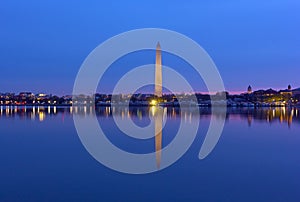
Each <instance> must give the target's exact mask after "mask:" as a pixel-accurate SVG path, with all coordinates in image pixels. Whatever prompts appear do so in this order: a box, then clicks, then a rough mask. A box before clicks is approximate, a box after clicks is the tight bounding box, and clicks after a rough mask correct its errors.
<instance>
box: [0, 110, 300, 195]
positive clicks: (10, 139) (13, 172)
mask: <svg viewBox="0 0 300 202" xmlns="http://www.w3.org/2000/svg"><path fill="white" fill-rule="evenodd" d="M0 110H1V111H0V113H1V114H0V124H1V125H0V131H1V132H0V161H1V166H0V201H88V200H89V201H300V192H299V188H300V160H299V155H300V110H298V109H288V108H270V109H269V108H266V109H251V108H249V109H248V108H243V109H228V112H227V116H226V124H225V128H224V131H223V134H222V136H221V138H220V140H219V142H218V144H217V145H216V147H215V149H214V150H213V151H212V153H211V154H210V155H209V156H208V157H206V158H205V159H204V160H199V158H198V153H199V150H200V148H201V145H202V143H203V140H204V137H205V134H206V132H207V128H208V125H209V122H210V118H211V114H210V110H209V109H201V117H200V125H199V128H200V130H199V132H198V134H197V136H196V139H195V141H194V142H193V144H192V146H191V147H190V149H189V150H188V152H187V153H186V154H185V155H184V156H183V157H182V158H181V159H180V160H179V161H177V162H176V163H175V164H173V165H171V166H170V167H168V168H166V169H163V170H160V171H159V172H155V173H152V174H147V175H129V174H123V173H119V172H116V171H113V170H111V169H108V168H106V167H105V166H103V165H102V164H100V163H98V162H97V161H96V160H95V159H94V158H93V157H92V156H90V154H89V153H88V152H87V151H86V150H85V148H84V147H83V145H82V144H81V142H80V139H79V137H78V135H77V133H76V130H75V127H74V123H73V118H72V116H73V114H75V115H79V116H81V117H82V118H84V117H85V116H89V115H90V114H91V113H95V114H96V115H97V118H98V121H99V124H100V125H101V127H102V129H103V131H106V132H107V133H106V134H107V137H108V139H109V140H110V141H111V142H112V143H113V144H114V145H116V146H118V147H119V148H122V149H123V150H125V151H129V152H135V153H148V152H153V151H155V148H156V145H155V141H154V139H148V140H136V139H133V138H129V137H128V136H126V135H125V134H123V133H122V132H121V131H120V130H118V129H117V128H116V126H115V123H114V121H113V118H112V116H111V115H112V114H114V115H115V116H117V117H119V118H121V119H122V120H124V121H126V120H128V119H131V120H133V121H134V123H136V124H137V125H139V126H147V125H148V124H149V122H150V118H149V114H151V109H148V108H131V109H127V108H108V107H103V108H97V109H93V108H90V107H86V108H84V107H83V108H58V107H54V108H53V107H49V108H48V107H44V108H43V107H39V108H38V107H35V108H29V107H27V108H24V107H21V108H15V107H1V108H0ZM165 113H166V117H167V122H166V126H165V128H164V130H163V136H162V147H164V146H166V145H168V144H169V143H170V142H171V141H172V140H173V138H174V136H175V134H176V131H177V130H178V125H179V123H180V121H185V122H190V123H191V124H192V123H193V122H194V121H195V120H194V119H195V116H194V114H193V113H194V112H193V111H189V110H188V109H182V110H179V109H177V108H166V109H165ZM182 113H183V114H184V116H183V117H184V118H183V120H181V119H180V114H182ZM213 118H216V119H218V118H220V117H213ZM162 161H163V157H162Z"/></svg>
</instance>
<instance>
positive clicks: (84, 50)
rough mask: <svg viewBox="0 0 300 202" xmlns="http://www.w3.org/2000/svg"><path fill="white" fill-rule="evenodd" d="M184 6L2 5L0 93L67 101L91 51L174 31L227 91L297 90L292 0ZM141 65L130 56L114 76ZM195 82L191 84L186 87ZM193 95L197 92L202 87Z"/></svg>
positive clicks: (34, 0)
mask: <svg viewBox="0 0 300 202" xmlns="http://www.w3.org/2000/svg"><path fill="white" fill-rule="evenodd" d="M184 2H185V1H177V0H173V1H161V0H152V1H137V0H132V1H113V0H112V1H96V0H95V1H76V0H75V1H60V0H45V1H39V0H26V1H22V0H19V1H17V0H3V1H1V2H0V26H1V27H0V70H1V77H0V78H1V79H0V92H20V91H33V92H35V93H37V92H47V93H54V94H59V95H62V94H70V93H71V92H72V87H73V82H74V79H75V77H76V74H77V72H78V70H79V68H80V66H81V64H82V62H83V61H84V59H85V58H86V56H87V55H88V54H89V53H90V52H91V51H92V50H93V49H94V48H95V47H96V46H98V45H99V44H100V43H101V42H103V41H105V40H106V39H108V38H110V37H112V36H114V35H116V34H119V33H121V32H125V31H128V30H131V29H138V28H147V27H157V28H165V29H170V30H174V31H177V32H180V33H182V34H185V35H187V36H188V37H190V38H192V39H193V40H195V41H196V42H198V43H199V44H200V45H201V46H202V47H203V48H204V49H205V50H206V51H207V52H208V54H209V55H210V56H211V57H212V59H213V60H214V62H215V64H216V65H217V67H218V69H219V71H220V73H221V76H222V77H223V80H224V83H225V87H226V89H227V90H228V91H231V92H236V91H244V90H245V89H246V88H247V86H248V85H249V84H251V85H252V87H253V88H254V89H259V88H269V87H273V88H275V89H278V88H286V86H287V85H288V84H291V85H292V87H295V88H296V87H300V79H299V75H300V37H299V36H300V26H299V25H300V12H299V11H300V1H299V0H272V1H261V0H244V1H240V0H228V1H221V0H212V1H199V0H193V1H186V3H184ZM152 55H153V54H152ZM134 56H136V57H135V58H134ZM149 57H151V54H149V53H145V54H136V55H133V56H132V57H131V58H130V59H129V60H128V61H127V62H123V64H127V65H128V67H124V69H122V70H121V71H119V72H123V73H124V72H126V71H125V70H126V69H127V70H129V69H130V66H131V64H132V66H135V64H134V63H136V61H142V62H140V63H137V64H140V65H142V64H143V62H144V61H147V60H149ZM154 57H155V55H153V58H154ZM166 57H167V58H168V56H166ZM153 58H150V61H153ZM130 61H132V63H131V62H130ZM171 61H173V63H174V61H175V60H171ZM163 62H164V60H163ZM179 63H180V61H179V62H178V63H176V64H177V65H178V64H179ZM120 64H122V61H121V63H120ZM133 64H134V65H133ZM176 64H174V65H175V66H176ZM169 65H170V66H171V65H172V64H169ZM183 65H184V64H183ZM112 68H113V67H112ZM177 68H180V67H177ZM175 69H176V68H175ZM116 71H118V69H115V71H108V72H107V74H106V78H105V79H104V81H103V82H104V85H103V86H104V87H102V89H101V91H103V92H105V91H108V90H109V89H110V86H109V85H111V83H110V81H113V80H117V78H118V76H116V74H115V73H114V72H116ZM120 74H121V73H120ZM185 74H186V76H189V75H188V74H189V73H188V72H185ZM190 75H191V77H192V75H193V72H192V71H190ZM105 82H106V83H105ZM197 82H198V80H197V79H196V78H194V79H193V78H192V79H191V83H192V85H195V86H197ZM199 83H201V82H199ZM106 85H107V87H105V86H106ZM196 88H197V89H196V90H199V91H205V87H204V86H203V85H202V84H201V85H198V86H197V87H196Z"/></svg>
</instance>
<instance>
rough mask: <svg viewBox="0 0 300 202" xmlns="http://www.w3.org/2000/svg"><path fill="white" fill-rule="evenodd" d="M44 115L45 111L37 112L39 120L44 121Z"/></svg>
mask: <svg viewBox="0 0 300 202" xmlns="http://www.w3.org/2000/svg"><path fill="white" fill-rule="evenodd" d="M45 117H46V115H45V112H39V120H40V121H44V120H45Z"/></svg>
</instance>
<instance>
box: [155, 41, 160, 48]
mask: <svg viewBox="0 0 300 202" xmlns="http://www.w3.org/2000/svg"><path fill="white" fill-rule="evenodd" d="M156 50H160V43H159V42H157V44H156Z"/></svg>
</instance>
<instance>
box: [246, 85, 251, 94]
mask: <svg viewBox="0 0 300 202" xmlns="http://www.w3.org/2000/svg"><path fill="white" fill-rule="evenodd" d="M247 92H248V94H251V93H252V87H251V86H250V85H249V86H248V90H247Z"/></svg>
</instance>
